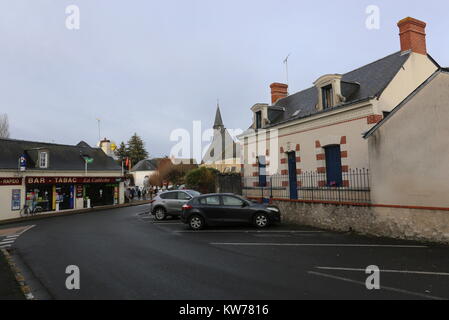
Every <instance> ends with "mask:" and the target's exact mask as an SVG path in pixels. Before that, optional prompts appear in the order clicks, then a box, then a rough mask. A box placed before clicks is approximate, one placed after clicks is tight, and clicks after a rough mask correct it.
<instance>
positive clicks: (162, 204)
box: [151, 190, 201, 221]
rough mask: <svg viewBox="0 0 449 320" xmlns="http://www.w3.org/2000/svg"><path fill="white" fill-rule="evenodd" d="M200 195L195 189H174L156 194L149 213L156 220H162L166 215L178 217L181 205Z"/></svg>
mask: <svg viewBox="0 0 449 320" xmlns="http://www.w3.org/2000/svg"><path fill="white" fill-rule="evenodd" d="M199 195H201V193H199V192H197V191H195V190H175V191H167V192H163V193H160V194H158V195H157V196H156V197H154V198H153V200H152V202H151V214H153V215H154V216H155V218H156V220H159V221H162V220H165V219H166V218H167V217H169V216H171V217H179V216H180V215H181V212H182V206H183V205H184V204H186V203H187V202H189V201H190V200H192V199H193V198H194V197H197V196H199Z"/></svg>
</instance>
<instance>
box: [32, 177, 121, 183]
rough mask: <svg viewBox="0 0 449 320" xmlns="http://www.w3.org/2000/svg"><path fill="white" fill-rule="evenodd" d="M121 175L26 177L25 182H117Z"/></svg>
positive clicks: (119, 180)
mask: <svg viewBox="0 0 449 320" xmlns="http://www.w3.org/2000/svg"><path fill="white" fill-rule="evenodd" d="M121 181H122V178H121V177H26V178H25V183H26V184H89V183H118V182H121Z"/></svg>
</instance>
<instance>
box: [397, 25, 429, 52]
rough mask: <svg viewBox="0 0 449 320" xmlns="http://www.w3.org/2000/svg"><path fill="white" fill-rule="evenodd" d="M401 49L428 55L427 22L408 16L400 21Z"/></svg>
mask: <svg viewBox="0 0 449 320" xmlns="http://www.w3.org/2000/svg"><path fill="white" fill-rule="evenodd" d="M398 27H399V31H400V33H399V35H400V37H401V50H402V51H407V50H411V51H412V52H415V53H420V54H424V55H427V48H426V23H425V22H423V21H420V20H417V19H414V18H410V17H407V18H405V19H402V20H401V21H399V22H398Z"/></svg>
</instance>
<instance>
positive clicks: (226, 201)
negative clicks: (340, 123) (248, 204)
mask: <svg viewBox="0 0 449 320" xmlns="http://www.w3.org/2000/svg"><path fill="white" fill-rule="evenodd" d="M223 205H225V206H242V205H243V200H241V199H239V198H236V197H231V196H223Z"/></svg>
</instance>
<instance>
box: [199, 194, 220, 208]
mask: <svg viewBox="0 0 449 320" xmlns="http://www.w3.org/2000/svg"><path fill="white" fill-rule="evenodd" d="M200 203H201V204H205V205H208V206H219V205H220V197H219V196H212V197H207V198H202V199H200Z"/></svg>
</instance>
